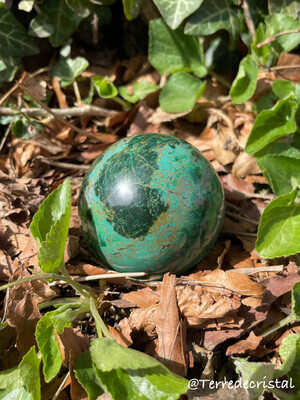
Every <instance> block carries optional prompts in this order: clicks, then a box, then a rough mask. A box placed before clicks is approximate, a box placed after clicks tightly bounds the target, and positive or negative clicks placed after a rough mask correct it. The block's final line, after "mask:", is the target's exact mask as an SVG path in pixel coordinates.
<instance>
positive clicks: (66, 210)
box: [30, 179, 71, 272]
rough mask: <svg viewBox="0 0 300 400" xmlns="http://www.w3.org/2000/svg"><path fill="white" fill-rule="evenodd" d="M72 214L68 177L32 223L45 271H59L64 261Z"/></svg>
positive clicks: (44, 203)
mask: <svg viewBox="0 0 300 400" xmlns="http://www.w3.org/2000/svg"><path fill="white" fill-rule="evenodd" d="M70 215H71V189H70V182H69V180H68V179H67V180H65V181H64V183H63V184H62V185H60V186H59V187H58V188H57V189H55V190H54V191H53V192H52V193H51V194H50V195H49V196H48V197H47V198H46V199H45V200H44V201H43V203H42V204H41V206H40V208H39V210H38V211H37V212H36V213H35V215H34V217H33V220H32V222H31V225H30V231H31V234H32V236H33V237H34V238H35V240H36V242H37V244H38V246H39V254H38V259H39V266H40V268H41V270H42V271H43V272H57V270H58V268H59V266H60V264H61V263H62V262H63V258H64V250H65V246H66V242H67V236H68V230H69V220H70Z"/></svg>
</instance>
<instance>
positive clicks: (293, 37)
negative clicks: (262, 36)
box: [265, 14, 300, 54]
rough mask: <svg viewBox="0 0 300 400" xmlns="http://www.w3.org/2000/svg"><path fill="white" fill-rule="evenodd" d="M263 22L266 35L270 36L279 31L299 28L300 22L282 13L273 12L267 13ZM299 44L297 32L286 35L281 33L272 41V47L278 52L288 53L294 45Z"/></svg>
mask: <svg viewBox="0 0 300 400" xmlns="http://www.w3.org/2000/svg"><path fill="white" fill-rule="evenodd" d="M265 24H266V27H267V30H266V35H267V37H271V36H273V35H275V34H276V33H279V32H285V31H287V30H294V29H296V30H297V29H299V26H300V22H299V21H297V20H296V19H295V18H292V17H290V16H288V15H284V14H274V15H269V16H268V17H267V18H266V19H265ZM299 44H300V35H299V33H290V34H287V35H281V36H278V37H277V38H276V40H275V41H274V42H272V44H271V46H272V48H274V49H276V50H277V52H278V54H279V53H281V52H286V53H289V52H290V51H291V50H293V49H294V48H295V47H297V46H298V45H299Z"/></svg>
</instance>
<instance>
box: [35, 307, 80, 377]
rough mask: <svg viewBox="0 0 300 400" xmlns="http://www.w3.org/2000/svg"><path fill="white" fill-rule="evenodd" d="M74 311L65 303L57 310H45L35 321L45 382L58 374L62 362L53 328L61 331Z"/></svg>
mask: <svg viewBox="0 0 300 400" xmlns="http://www.w3.org/2000/svg"><path fill="white" fill-rule="evenodd" d="M74 312H75V311H74V310H72V309H71V308H70V306H69V304H66V305H64V306H62V307H60V308H58V309H57V310H54V311H50V312H47V313H46V314H45V315H44V316H43V317H42V318H41V319H40V320H39V322H38V323H37V326H36V331H35V337H36V341H37V344H38V346H39V349H40V352H41V354H42V358H43V372H44V375H45V381H46V382H50V381H51V380H52V379H53V378H54V377H55V376H56V375H57V374H58V372H59V370H60V367H61V364H62V355H61V352H60V349H59V343H58V340H57V338H56V336H55V332H54V329H55V330H56V331H57V332H58V333H63V330H64V328H68V327H70V326H71V321H72V316H73V315H74Z"/></svg>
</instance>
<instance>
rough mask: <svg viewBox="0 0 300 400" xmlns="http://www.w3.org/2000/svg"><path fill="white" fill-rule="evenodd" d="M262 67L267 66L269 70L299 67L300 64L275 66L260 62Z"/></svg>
mask: <svg viewBox="0 0 300 400" xmlns="http://www.w3.org/2000/svg"><path fill="white" fill-rule="evenodd" d="M259 66H260V67H263V68H266V69H267V70H268V71H280V70H282V69H298V68H300V64H295V65H277V66H275V67H268V66H267V65H264V64H259Z"/></svg>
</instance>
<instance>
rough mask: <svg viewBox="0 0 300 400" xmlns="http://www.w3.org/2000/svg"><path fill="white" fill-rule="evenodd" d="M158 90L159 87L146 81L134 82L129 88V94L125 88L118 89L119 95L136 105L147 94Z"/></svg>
mask: <svg viewBox="0 0 300 400" xmlns="http://www.w3.org/2000/svg"><path fill="white" fill-rule="evenodd" d="M158 89H159V86H157V85H155V84H154V83H151V82H149V81H147V80H143V81H138V82H135V83H134V84H133V85H132V87H131V93H129V91H128V89H127V87H126V86H120V87H119V93H120V95H121V96H122V97H123V98H124V99H125V100H127V101H129V102H131V103H136V102H137V101H139V100H143V99H144V98H145V97H146V96H147V95H148V94H150V93H152V92H155V91H156V90H158Z"/></svg>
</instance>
